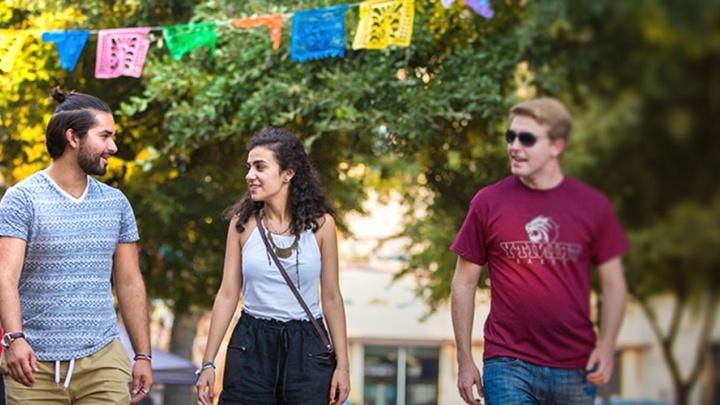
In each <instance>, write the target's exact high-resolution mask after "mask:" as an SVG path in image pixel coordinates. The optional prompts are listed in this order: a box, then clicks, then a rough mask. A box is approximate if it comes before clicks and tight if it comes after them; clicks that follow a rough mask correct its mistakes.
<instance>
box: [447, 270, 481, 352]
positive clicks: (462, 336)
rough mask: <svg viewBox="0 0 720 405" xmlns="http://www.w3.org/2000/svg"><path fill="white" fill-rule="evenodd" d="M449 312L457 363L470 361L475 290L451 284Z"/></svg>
mask: <svg viewBox="0 0 720 405" xmlns="http://www.w3.org/2000/svg"><path fill="white" fill-rule="evenodd" d="M450 305H451V312H452V323H453V331H454V332H455V344H456V345H457V359H458V362H462V361H468V360H470V361H472V326H473V317H474V315H475V288H474V287H473V288H468V287H466V286H464V285H456V284H455V283H453V286H452V295H451V304H450Z"/></svg>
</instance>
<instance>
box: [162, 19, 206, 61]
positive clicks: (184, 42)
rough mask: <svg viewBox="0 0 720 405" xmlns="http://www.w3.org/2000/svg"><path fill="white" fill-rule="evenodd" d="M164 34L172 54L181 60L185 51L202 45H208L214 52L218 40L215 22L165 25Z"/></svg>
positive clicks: (174, 57)
mask: <svg viewBox="0 0 720 405" xmlns="http://www.w3.org/2000/svg"><path fill="white" fill-rule="evenodd" d="M163 36H164V37H165V43H166V44H167V47H168V50H169V51H170V55H171V56H172V58H173V59H175V60H180V58H182V56H183V55H184V54H185V53H187V52H190V51H192V50H193V49H195V48H197V47H200V46H207V47H208V48H210V52H211V53H212V51H214V50H215V43H216V42H217V35H216V34H215V23H214V22H204V23H197V24H178V25H171V26H167V27H163Z"/></svg>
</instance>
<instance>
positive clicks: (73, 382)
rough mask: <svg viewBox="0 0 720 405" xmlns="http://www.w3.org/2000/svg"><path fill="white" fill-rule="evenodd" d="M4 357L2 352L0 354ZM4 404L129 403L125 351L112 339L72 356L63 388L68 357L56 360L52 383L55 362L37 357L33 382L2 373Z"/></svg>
mask: <svg viewBox="0 0 720 405" xmlns="http://www.w3.org/2000/svg"><path fill="white" fill-rule="evenodd" d="M3 357H4V356H3ZM4 362H5V361H4V358H3V364H2V371H3V377H4V380H5V396H6V400H7V405H27V404H33V405H36V404H37V405H60V404H63V405H70V404H73V405H75V404H77V405H80V404H84V405H90V404H123V405H126V404H128V403H130V388H129V383H130V380H131V375H132V374H131V367H130V359H129V357H128V353H127V351H126V350H125V348H124V347H123V345H122V343H120V341H119V340H117V339H115V340H113V341H112V342H110V343H108V344H107V346H105V347H103V348H102V349H100V350H99V351H98V352H97V353H95V354H92V355H90V356H88V357H83V358H80V359H76V360H75V370H74V371H73V373H72V377H71V379H70V386H69V388H68V389H67V390H66V389H65V387H64V386H63V384H64V383H65V378H66V377H67V372H68V367H69V365H70V362H69V361H62V362H61V363H60V383H59V384H56V383H55V362H54V361H39V362H38V368H39V369H40V371H38V372H36V373H34V374H33V376H34V377H35V384H33V386H32V387H26V386H24V385H22V384H20V383H19V382H17V381H15V380H13V379H12V377H10V375H8V374H7V373H6V370H5V367H4Z"/></svg>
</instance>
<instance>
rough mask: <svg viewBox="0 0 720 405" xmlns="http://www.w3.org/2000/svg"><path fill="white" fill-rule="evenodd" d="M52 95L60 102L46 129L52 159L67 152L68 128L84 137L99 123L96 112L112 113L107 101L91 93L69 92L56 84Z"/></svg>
mask: <svg viewBox="0 0 720 405" xmlns="http://www.w3.org/2000/svg"><path fill="white" fill-rule="evenodd" d="M50 96H51V97H52V98H53V100H55V101H56V102H57V103H58V105H57V107H55V112H54V113H53V115H52V117H50V122H49V123H48V126H47V129H46V130H45V145H46V146H47V150H48V152H49V153H50V157H51V158H52V159H56V158H59V157H60V156H62V154H63V153H64V152H65V147H66V146H67V140H66V139H65V133H66V132H67V130H68V129H72V130H73V131H74V132H75V134H77V136H78V137H80V139H82V138H84V137H85V136H86V135H87V132H88V130H89V129H90V128H92V127H93V126H94V125H96V124H97V121H96V120H95V114H96V113H98V112H104V113H110V114H112V110H110V107H109V106H108V105H107V103H105V102H104V101H102V100H100V99H99V98H97V97H95V96H91V95H89V94H83V93H77V92H75V91H71V92H69V93H67V92H64V91H63V90H62V89H60V87H59V86H56V87H54V88H53V89H52V90H51V91H50Z"/></svg>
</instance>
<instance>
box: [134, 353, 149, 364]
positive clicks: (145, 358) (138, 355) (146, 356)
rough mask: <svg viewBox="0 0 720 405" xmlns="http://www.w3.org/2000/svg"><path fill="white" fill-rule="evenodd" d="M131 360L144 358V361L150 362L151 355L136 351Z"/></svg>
mask: <svg viewBox="0 0 720 405" xmlns="http://www.w3.org/2000/svg"><path fill="white" fill-rule="evenodd" d="M133 360H135V361H138V360H145V361H150V362H152V355H150V354H147V353H136V354H135V357H133Z"/></svg>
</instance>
